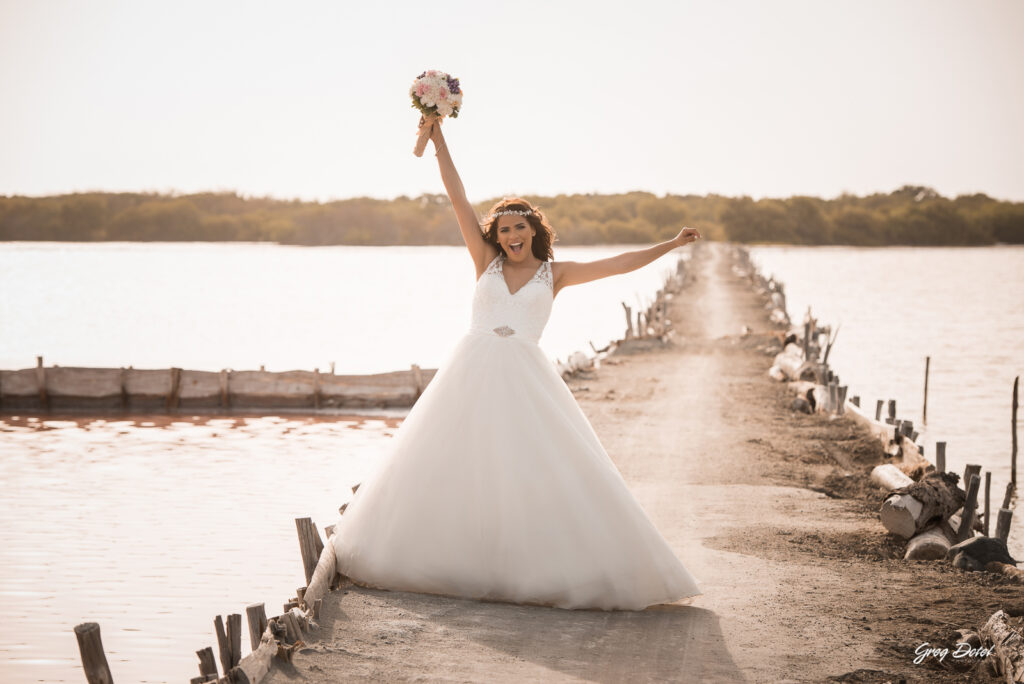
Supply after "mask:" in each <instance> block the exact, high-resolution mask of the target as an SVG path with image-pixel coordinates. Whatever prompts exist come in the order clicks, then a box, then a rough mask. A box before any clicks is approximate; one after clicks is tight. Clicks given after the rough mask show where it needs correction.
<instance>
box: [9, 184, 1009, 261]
mask: <svg viewBox="0 0 1024 684" xmlns="http://www.w3.org/2000/svg"><path fill="white" fill-rule="evenodd" d="M527 199H529V200H531V201H532V202H534V203H535V204H537V205H539V206H540V208H541V210H542V211H544V212H545V213H546V214H547V216H548V218H549V219H550V222H551V225H552V226H553V227H554V229H555V232H556V233H557V237H558V241H559V242H560V243H561V244H565V245H591V244H602V243H624V242H625V243H650V242H659V241H662V240H667V239H669V238H671V237H673V236H675V235H676V233H677V232H678V231H679V229H680V227H682V226H683V225H688V226H691V227H694V228H697V229H699V230H700V231H701V232H702V233H703V234H704V236H705V238H710V239H717V240H732V241H735V242H746V243H758V242H761V243H763V242H772V243H789V244H802V245H836V244H837V245H863V246H873V245H988V244H994V243H997V242H1002V243H1015V244H1021V243H1024V203H1019V202H1017V203H1015V202H1003V201H999V200H995V199H992V198H990V197H988V196H987V195H984V194H975V195H961V196H959V197H957V198H956V199H948V198H946V197H942V196H941V195H939V194H938V193H937V192H935V191H934V190H932V189H931V188H927V187H918V186H904V187H902V188H900V189H899V190H896V191H895V192H892V193H889V194H887V195H886V194H874V195H869V196H867V197H857V196H854V195H842V196H840V197H838V198H836V199H831V200H824V199H819V198H816V197H790V198H788V199H762V200H758V201H754V200H752V199H751V198H749V197H724V196H721V195H705V196H698V195H666V196H665V197H658V196H656V195H653V194H651V193H648V192H630V193H625V194H618V195H591V194H586V195H558V196H555V197H539V196H535V195H530V196H529V197H528V198H527ZM493 202H494V200H488V201H485V202H481V203H480V204H477V205H476V209H477V212H478V214H480V215H481V216H482V214H483V212H485V211H486V210H487V209H488V208H489V207H490V206H491V204H493ZM0 240H68V241H101V240H131V241H233V240H242V241H269V242H278V243H282V244H297V245H452V244H461V240H462V237H461V235H460V233H459V231H458V227H457V224H456V221H455V214H454V212H453V211H452V208H451V205H450V203H449V202H448V198H447V197H446V196H445V195H421V196H420V197H404V196H403V197H399V198H397V199H394V200H377V199H369V198H355V199H347V200H339V201H335V202H327V203H319V202H301V201H298V200H291V201H289V200H278V199H270V198H244V197H240V196H239V195H237V194H235V193H201V194H195V195H161V194H144V193H84V194H74V195H61V196H55V197H18V196H14V197H0Z"/></svg>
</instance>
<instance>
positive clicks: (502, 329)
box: [469, 325, 516, 337]
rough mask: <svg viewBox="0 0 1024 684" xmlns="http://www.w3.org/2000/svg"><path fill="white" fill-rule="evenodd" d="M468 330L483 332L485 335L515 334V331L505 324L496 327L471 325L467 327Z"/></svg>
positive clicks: (505, 335) (503, 335) (501, 335)
mask: <svg viewBox="0 0 1024 684" xmlns="http://www.w3.org/2000/svg"><path fill="white" fill-rule="evenodd" d="M469 331H470V332H475V333H483V334H485V335H497V336H498V337H511V336H512V335H515V334H516V331H515V330H513V329H512V328H510V327H508V326H507V325H499V326H498V327H497V328H478V327H472V328H470V329H469Z"/></svg>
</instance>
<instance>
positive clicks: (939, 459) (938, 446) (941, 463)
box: [935, 442, 946, 473]
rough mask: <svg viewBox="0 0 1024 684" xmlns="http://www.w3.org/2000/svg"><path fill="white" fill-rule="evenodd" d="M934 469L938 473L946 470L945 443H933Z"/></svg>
mask: <svg viewBox="0 0 1024 684" xmlns="http://www.w3.org/2000/svg"><path fill="white" fill-rule="evenodd" d="M935 469H936V470H938V471H939V472H940V473H944V472H946V443H945V442H936V443H935Z"/></svg>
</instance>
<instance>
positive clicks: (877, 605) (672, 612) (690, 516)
mask: <svg viewBox="0 0 1024 684" xmlns="http://www.w3.org/2000/svg"><path fill="white" fill-rule="evenodd" d="M692 273H693V275H694V278H693V282H691V283H690V284H689V285H688V287H687V288H686V289H685V290H684V291H683V293H682V294H681V295H680V296H678V297H676V298H675V299H674V300H673V302H672V304H671V307H670V318H671V319H672V320H673V321H674V325H675V329H676V331H677V338H676V340H675V344H673V345H672V346H669V347H666V348H662V349H654V350H646V351H645V350H638V349H633V350H630V349H626V350H624V351H623V353H622V354H617V355H616V356H614V357H612V359H611V360H612V361H614V363H608V364H606V365H604V366H603V367H602V368H601V369H600V370H599V371H598V372H596V373H594V374H592V376H591V377H587V378H583V379H579V380H574V381H573V382H572V383H571V386H572V388H573V391H574V393H575V396H576V397H577V399H578V401H579V402H580V405H581V407H582V408H583V410H584V412H585V413H586V415H587V417H588V418H589V419H590V421H591V423H592V424H593V426H594V428H595V430H596V431H597V433H598V435H599V436H600V438H601V440H602V442H603V444H604V445H605V447H606V449H607V451H608V453H609V454H610V455H611V457H612V459H613V460H614V461H615V463H616V464H617V466H618V467H619V469H620V471H621V472H622V474H623V476H624V477H625V479H626V481H627V482H628V483H629V485H630V488H631V490H632V491H633V493H634V494H635V495H636V497H637V499H638V500H639V501H640V503H641V505H642V506H643V507H644V509H645V510H646V511H647V513H648V515H649V516H650V517H651V519H652V520H653V521H654V523H655V525H656V526H657V527H658V529H659V530H660V531H661V533H662V534H663V535H664V536H665V538H666V539H667V540H668V541H669V543H670V544H671V545H672V547H673V548H674V549H675V550H676V552H677V555H678V556H679V558H680V559H681V560H682V561H683V563H684V564H685V565H686V566H687V567H688V568H689V569H690V570H691V572H693V573H694V575H695V576H696V577H697V578H698V581H699V582H700V583H701V586H702V588H703V590H704V594H703V595H702V596H699V597H697V598H696V600H695V601H694V604H693V605H691V606H680V605H672V604H668V605H659V606H652V607H649V608H648V609H646V610H644V611H613V612H606V611H568V610H561V609H556V608H541V607H532V606H515V605H509V604H501V603H485V602H478V601H472V600H459V599H451V598H444V597H435V596H429V595H423V594H413V593H402V592H387V591H375V590H370V589H365V588H360V587H355V586H348V587H346V591H345V593H342V592H340V591H339V592H335V593H333V594H331V595H330V596H329V597H328V598H327V599H325V601H324V604H325V605H324V611H323V620H322V629H321V631H320V632H319V633H318V634H317V636H316V639H317V640H316V641H315V642H314V643H312V644H311V645H310V647H309V648H307V649H304V650H303V651H301V652H300V653H299V654H296V657H295V661H294V663H293V664H292V665H279V666H275V669H274V670H273V671H272V673H271V676H270V677H269V679H268V680H267V681H269V682H271V683H274V684H279V683H280V682H291V681H303V682H328V681H330V682H336V681H409V680H419V681H474V682H477V681H480V682H529V681H536V682H541V681H543V682H549V681H556V682H558V681H593V682H641V681H648V682H665V681H678V682H740V681H757V682H785V681H823V680H825V679H827V678H828V677H829V676H835V675H839V674H842V673H846V672H850V671H852V670H856V669H858V668H867V669H877V670H881V669H883V668H886V667H888V668H889V669H890V671H893V670H903V672H904V675H905V676H911V680H912V681H913V673H914V667H915V666H913V665H911V664H910V658H908V657H906V655H905V654H906V653H907V652H908V651H907V648H908V646H907V645H906V644H902V645H901V647H900V648H901V649H902V652H899V649H896V648H895V647H894V648H893V649H891V650H890V651H888V652H887V651H886V650H885V648H884V647H880V644H882V645H883V646H884V644H885V643H887V641H886V640H888V641H890V642H896V641H899V640H900V638H901V635H905V634H906V633H907V632H908V625H907V624H902V623H899V622H898V621H897V622H891V621H892V620H893V618H892V617H891V616H890V613H891V612H892V611H893V609H894V608H895V609H896V611H897V613H898V614H902V613H903V611H900V610H899V607H898V606H895V604H894V603H893V601H894V600H895V599H893V598H892V597H889V598H887V597H884V596H872V593H873V592H878V591H879V590H883V589H884V587H883V586H882V585H883V583H884V584H885V586H886V587H889V588H891V589H892V594H893V596H896V595H902V594H906V593H909V592H907V591H904V585H906V584H910V583H912V582H917V583H920V582H921V581H922V580H921V579H920V578H921V574H920V573H921V572H922V571H920V570H919V571H918V574H917V575H914V574H912V573H907V571H905V570H904V569H901V568H902V566H894V567H893V568H889V569H887V572H888V574H887V575H885V579H882V576H881V575H880V568H879V563H880V562H889V561H887V560H880V559H879V558H867V559H866V560H865V559H859V558H855V557H853V554H847V553H846V550H847V548H849V547H856V546H857V545H858V544H860V541H859V540H862V539H865V538H873V539H875V540H878V539H879V538H880V537H879V534H878V530H877V525H876V524H875V523H874V521H872V520H871V519H870V514H869V513H866V512H865V511H866V508H865V505H864V504H863V503H862V502H858V501H854V500H848V499H842V498H830V497H828V496H826V495H825V494H822V493H819V492H818V491H813V490H812V489H808V488H804V487H802V486H793V485H794V484H797V485H799V484H801V482H796V483H794V482H793V480H800V481H802V482H805V483H807V484H808V486H813V485H815V484H820V483H821V482H823V481H824V480H825V478H826V477H827V476H831V475H834V474H835V473H836V472H837V466H836V459H835V458H834V457H833V458H829V453H828V452H829V450H831V449H833V448H834V447H833V446H831V445H834V444H836V443H838V442H837V440H842V439H846V438H848V437H849V435H843V434H835V433H834V430H835V428H829V426H828V425H827V423H828V421H825V423H826V424H825V425H823V424H822V422H821V419H820V418H817V417H813V416H806V417H804V416H800V417H797V418H794V417H793V414H791V413H790V412H789V411H788V409H787V408H786V400H787V395H786V391H785V389H784V388H782V387H781V386H780V385H778V384H776V383H774V382H773V381H771V380H770V379H769V378H768V377H767V375H766V370H767V367H768V365H769V363H770V357H769V356H767V355H766V353H765V351H764V349H763V348H764V346H765V345H766V342H767V340H768V339H770V338H769V337H767V336H765V335H758V334H755V335H749V336H745V337H744V336H741V335H740V329H741V327H742V326H743V325H748V326H750V327H751V328H752V329H753V330H754V332H755V333H769V332H770V326H769V324H768V322H767V319H766V315H765V312H764V309H763V308H762V306H761V303H760V301H758V299H757V298H756V297H755V296H754V295H753V294H752V293H751V292H750V290H749V287H748V286H747V285H745V284H744V283H742V282H741V281H739V280H738V279H736V278H735V276H734V275H733V273H732V271H731V264H730V262H729V257H728V251H727V249H726V248H725V247H724V246H722V245H718V244H714V243H706V244H703V245H701V247H700V249H699V250H698V252H697V254H696V255H695V258H694V261H693V265H692ZM829 430H833V432H829ZM851 439H852V438H851ZM850 444H854V442H850ZM844 460H845V459H844ZM845 462H846V463H849V461H848V460H846V461H845ZM839 470H840V471H841V470H842V468H840V469H839ZM794 473H795V474H794ZM839 474H840V475H841V476H849V473H846V472H839ZM872 535H873V537H872ZM880 543H881V542H880ZM837 549H838V551H837ZM858 549H859V547H858ZM859 550H861V551H862V550H863V549H859ZM869 555H870V554H869ZM876 555H879V557H880V558H883V559H884V557H885V556H884V554H876ZM894 562H895V561H894ZM928 572H932V571H928ZM935 572H939V571H935ZM923 581H924V582H929V581H930V582H932V583H933V584H934V583H935V579H934V578H928V577H926V578H925V579H924V580H923ZM939 586H940V585H936V589H935V592H936V594H941V596H942V597H945V598H938V599H936V600H935V603H936V604H942V603H943V602H947V603H948V602H949V600H950V599H949V598H948V596H947V595H948V588H947V587H943V591H940V590H939V588H938V587H939ZM917 588H918V587H914V589H915V590H916V589H917ZM914 601H915V602H918V603H920V602H924V604H927V603H928V595H927V592H925V593H919V594H918V595H917V596H915V597H914ZM918 607H919V609H920V610H925V607H924V606H918ZM952 609H953V607H952V606H941V607H940V608H937V609H936V611H951V610H952ZM979 609H980V607H979ZM910 612H913V611H910ZM936 614H939V613H938V612H936ZM941 615H942V616H946V613H941ZM908 619H909V618H908ZM931 624H936V622H932V623H931ZM904 641H906V639H904ZM921 674H922V676H923V677H924V679H922V680H921V681H928V680H931V681H937V679H934V678H931V677H930V675H928V674H927V673H924V672H921ZM859 681H875V680H859Z"/></svg>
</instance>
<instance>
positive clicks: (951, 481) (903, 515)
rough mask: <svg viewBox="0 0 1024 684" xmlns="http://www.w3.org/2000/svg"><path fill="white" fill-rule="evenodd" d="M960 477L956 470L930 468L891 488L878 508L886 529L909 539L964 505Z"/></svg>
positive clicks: (964, 496)
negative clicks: (916, 478)
mask: <svg viewBox="0 0 1024 684" xmlns="http://www.w3.org/2000/svg"><path fill="white" fill-rule="evenodd" d="M959 479H960V476H959V475H956V474H955V473H937V472H931V473H928V474H927V475H925V476H924V477H923V478H921V480H920V481H919V482H914V483H912V484H909V485H907V486H905V487H900V488H899V489H894V490H893V491H892V492H891V493H890V494H889V497H888V498H887V499H886V500H885V501H883V502H882V507H881V509H880V510H879V516H880V518H881V520H882V524H883V525H884V526H885V529H887V530H889V531H890V532H892V533H893V534H897V535H899V536H901V537H903V538H905V539H910V538H911V537H913V536H914V535H916V534H917V533H919V532H922V531H923V530H924V529H925V528H927V527H930V526H931V525H932V524H934V523H936V522H939V521H942V520H946V519H947V518H949V516H951V515H952V514H953V513H955V512H956V510H957V509H958V508H960V507H961V506H963V504H964V500H965V498H966V496H967V495H966V493H965V492H964V491H963V490H962V489H960V488H959V487H957V482H958V481H959Z"/></svg>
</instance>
